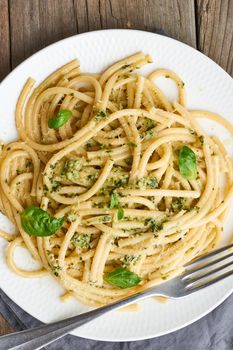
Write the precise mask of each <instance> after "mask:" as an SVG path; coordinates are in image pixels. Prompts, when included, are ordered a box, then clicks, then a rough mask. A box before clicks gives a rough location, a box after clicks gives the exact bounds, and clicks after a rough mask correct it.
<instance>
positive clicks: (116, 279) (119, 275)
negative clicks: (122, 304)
mask: <svg viewBox="0 0 233 350" xmlns="http://www.w3.org/2000/svg"><path fill="white" fill-rule="evenodd" d="M104 281H105V282H107V283H109V284H111V285H113V286H116V287H119V288H122V289H125V288H132V287H134V286H137V285H138V284H139V283H140V282H141V278H140V277H139V276H138V275H137V274H136V273H133V272H131V271H129V270H127V269H125V268H122V267H120V268H117V269H116V270H114V271H112V272H110V273H109V274H107V275H106V276H105V277H104Z"/></svg>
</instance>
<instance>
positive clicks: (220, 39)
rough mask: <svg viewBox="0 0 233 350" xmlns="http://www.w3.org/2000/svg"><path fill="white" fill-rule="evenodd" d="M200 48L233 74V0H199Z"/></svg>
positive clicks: (197, 10) (197, 13) (198, 25)
mask: <svg viewBox="0 0 233 350" xmlns="http://www.w3.org/2000/svg"><path fill="white" fill-rule="evenodd" d="M196 17H197V34H198V49H199V50H200V51H202V52H203V53H205V54H206V55H207V56H209V57H210V58H212V59H213V60H214V61H215V62H217V63H218V64H219V65H220V66H222V67H223V68H224V69H225V70H226V71H227V72H228V73H229V74H231V75H232V76H233V0H197V8H196Z"/></svg>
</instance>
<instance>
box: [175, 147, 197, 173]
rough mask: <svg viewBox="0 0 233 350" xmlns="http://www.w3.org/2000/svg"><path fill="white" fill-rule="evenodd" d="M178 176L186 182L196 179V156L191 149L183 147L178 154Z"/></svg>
mask: <svg viewBox="0 0 233 350" xmlns="http://www.w3.org/2000/svg"><path fill="white" fill-rule="evenodd" d="M179 169H180V174H181V176H182V177H183V178H185V179H186V180H195V179H196V177H197V160H196V155H195V153H194V152H193V150H191V148H189V147H187V146H184V147H182V148H181V149H180V152H179Z"/></svg>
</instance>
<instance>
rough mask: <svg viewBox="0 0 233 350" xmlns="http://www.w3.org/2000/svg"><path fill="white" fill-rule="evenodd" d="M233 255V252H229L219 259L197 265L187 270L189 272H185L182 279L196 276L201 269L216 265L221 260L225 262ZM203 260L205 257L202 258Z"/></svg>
mask: <svg viewBox="0 0 233 350" xmlns="http://www.w3.org/2000/svg"><path fill="white" fill-rule="evenodd" d="M231 257H233V253H230V254H227V255H224V256H222V257H221V258H218V259H215V260H212V261H210V262H209V263H208V262H207V264H202V265H200V266H198V265H197V266H196V268H193V269H191V270H187V273H184V274H183V275H182V279H183V280H186V279H189V278H192V276H193V275H194V277H195V274H196V273H198V272H199V271H202V270H204V271H205V270H207V269H208V268H209V267H211V266H213V265H216V264H218V263H220V262H223V261H224V260H227V259H229V258H231ZM202 261H203V259H202Z"/></svg>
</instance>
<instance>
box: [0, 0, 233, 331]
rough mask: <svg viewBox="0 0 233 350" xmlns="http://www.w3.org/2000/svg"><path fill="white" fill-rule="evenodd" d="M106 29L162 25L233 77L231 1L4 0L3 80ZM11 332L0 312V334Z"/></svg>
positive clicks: (0, 29)
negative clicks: (56, 45)
mask: <svg viewBox="0 0 233 350" xmlns="http://www.w3.org/2000/svg"><path fill="white" fill-rule="evenodd" d="M105 28H131V29H134V28H135V29H141V30H147V31H151V32H157V31H160V30H161V29H162V30H164V32H165V33H166V34H167V35H168V36H170V37H172V38H175V39H178V40H180V41H183V42H185V43H186V44H188V45H190V46H192V47H195V48H197V49H198V50H200V51H202V52H203V53H205V54H206V55H208V56H209V57H211V58H212V59H213V60H214V61H215V62H217V63H218V64H219V65H220V66H222V67H223V68H224V69H225V70H226V71H227V72H228V73H229V74H231V75H232V76H233V0H0V80H1V79H2V78H4V76H6V75H7V74H8V73H9V72H10V71H11V70H12V69H13V68H14V67H16V66H17V65H18V64H19V63H20V62H22V61H23V60H24V59H25V58H27V57H28V56H30V55H32V54H33V53H34V52H36V51H38V50H39V49H41V48H43V47H45V46H47V45H49V44H51V43H53V42H55V41H57V40H60V39H63V38H66V37H68V36H71V35H74V34H77V33H83V32H86V31H92V30H97V29H105ZM11 331H12V329H11V328H10V327H9V326H8V324H7V323H6V322H5V321H4V319H3V318H2V317H1V316H0V334H6V333H8V332H11Z"/></svg>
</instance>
